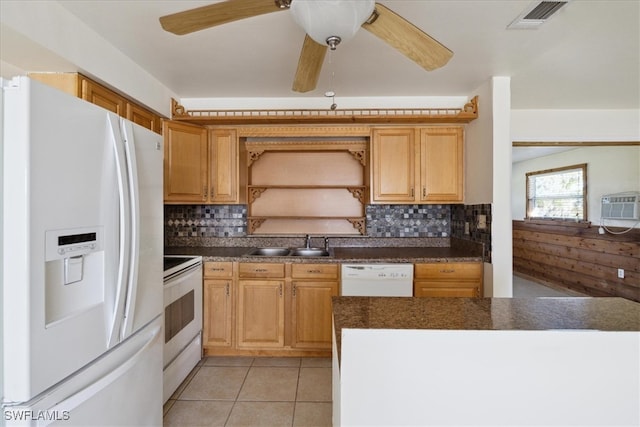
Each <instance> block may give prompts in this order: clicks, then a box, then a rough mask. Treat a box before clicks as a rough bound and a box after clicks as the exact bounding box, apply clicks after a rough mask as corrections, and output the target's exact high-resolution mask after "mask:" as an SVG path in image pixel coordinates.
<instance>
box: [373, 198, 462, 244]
mask: <svg viewBox="0 0 640 427" xmlns="http://www.w3.org/2000/svg"><path fill="white" fill-rule="evenodd" d="M366 214H367V235H368V236H371V237H450V236H451V206H450V205H367V208H366Z"/></svg>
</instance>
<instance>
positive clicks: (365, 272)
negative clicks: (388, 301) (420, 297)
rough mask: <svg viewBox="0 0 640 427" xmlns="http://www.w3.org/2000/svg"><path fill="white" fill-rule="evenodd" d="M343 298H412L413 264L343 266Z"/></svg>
mask: <svg viewBox="0 0 640 427" xmlns="http://www.w3.org/2000/svg"><path fill="white" fill-rule="evenodd" d="M341 284H342V286H341V289H342V290H341V295H342V296H359V297H412V296H413V264H342V283H341Z"/></svg>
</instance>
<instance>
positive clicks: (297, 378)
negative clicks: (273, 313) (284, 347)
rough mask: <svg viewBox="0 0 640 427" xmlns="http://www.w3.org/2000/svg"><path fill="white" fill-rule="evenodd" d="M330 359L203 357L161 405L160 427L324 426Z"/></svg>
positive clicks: (327, 414)
mask: <svg viewBox="0 0 640 427" xmlns="http://www.w3.org/2000/svg"><path fill="white" fill-rule="evenodd" d="M331 407H332V405H331V359H330V358H288V357H284V358H278V357H266V358H263V357H260V358H252V357H207V358H205V359H203V360H202V361H201V362H200V363H199V364H198V366H196V367H195V368H194V369H193V371H192V372H191V374H189V376H188V377H187V379H186V380H185V381H184V383H183V384H182V385H181V386H180V387H179V388H178V390H176V392H175V393H174V394H173V396H171V399H169V400H168V401H167V403H166V404H165V405H164V425H165V426H181V427H188V426H226V427H232V426H252V427H253V426H289V427H291V426H293V427H298V426H304V427H313V426H330V425H331Z"/></svg>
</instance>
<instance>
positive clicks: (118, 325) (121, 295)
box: [108, 114, 131, 348]
mask: <svg viewBox="0 0 640 427" xmlns="http://www.w3.org/2000/svg"><path fill="white" fill-rule="evenodd" d="M108 120H109V125H110V128H111V138H112V141H113V150H114V154H115V156H114V157H115V166H116V176H117V185H118V197H119V217H120V235H119V239H118V242H119V243H118V275H117V281H116V292H115V304H114V308H113V313H112V319H111V325H110V328H109V340H108V347H109V348H111V347H113V346H114V345H116V344H117V343H118V342H120V337H121V334H122V326H123V325H122V324H123V317H124V309H125V303H126V299H127V288H128V282H129V278H130V272H129V269H130V262H131V223H130V218H131V198H130V196H129V191H130V187H129V177H128V167H127V157H126V152H125V148H124V144H123V142H122V138H121V133H120V129H119V123H118V120H119V119H118V118H117V117H116V116H115V115H112V114H109V116H108Z"/></svg>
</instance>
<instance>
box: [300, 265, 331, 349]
mask: <svg viewBox="0 0 640 427" xmlns="http://www.w3.org/2000/svg"><path fill="white" fill-rule="evenodd" d="M338 271H339V268H338V265H337V264H294V265H292V271H291V276H292V278H293V282H292V284H291V285H292V304H291V306H292V310H291V311H292V312H291V325H292V327H291V329H292V343H291V346H292V347H295V348H300V349H303V348H307V349H314V350H322V349H326V350H331V342H332V326H331V325H332V316H333V314H332V311H331V297H333V296H337V295H338V289H339V286H340V285H339V281H338V280H339V278H338Z"/></svg>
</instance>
